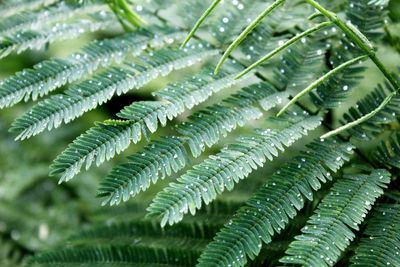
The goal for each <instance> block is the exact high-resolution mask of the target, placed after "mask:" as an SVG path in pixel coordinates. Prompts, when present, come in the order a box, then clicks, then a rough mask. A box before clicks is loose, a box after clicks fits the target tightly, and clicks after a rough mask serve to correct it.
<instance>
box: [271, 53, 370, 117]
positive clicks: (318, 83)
mask: <svg viewBox="0 0 400 267" xmlns="http://www.w3.org/2000/svg"><path fill="white" fill-rule="evenodd" d="M366 58H368V55H363V56H359V57H356V58H353V59H351V60H349V61H346V62H345V63H343V64H341V65H339V66H337V67H336V68H334V69H332V70H331V71H329V72H327V73H326V74H324V75H323V76H321V77H320V78H319V79H318V80H316V81H314V82H313V83H312V84H310V85H309V86H307V88H305V89H304V90H303V91H301V92H300V93H298V94H297V95H296V96H295V97H293V99H292V100H290V101H289V102H288V103H287V104H286V105H285V106H284V107H283V108H282V109H281V110H280V111H279V112H278V114H277V116H280V115H282V114H283V113H284V112H285V111H286V110H287V109H288V108H289V107H290V106H292V105H293V104H294V103H295V102H297V101H298V100H299V99H300V98H301V97H303V96H304V95H306V94H308V93H309V92H311V91H312V90H314V89H315V88H317V87H318V86H319V85H320V84H322V83H323V82H324V81H326V80H327V79H329V78H330V77H332V76H334V75H336V74H337V73H338V72H340V71H341V70H343V69H345V68H347V67H349V66H350V65H353V64H355V63H357V62H360V61H362V60H364V59H366Z"/></svg>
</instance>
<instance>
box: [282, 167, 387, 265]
mask: <svg viewBox="0 0 400 267" xmlns="http://www.w3.org/2000/svg"><path fill="white" fill-rule="evenodd" d="M389 182H390V173H389V172H387V171H385V170H374V171H372V172H371V174H369V175H366V174H358V175H349V176H345V177H343V178H341V179H340V180H339V181H338V182H336V183H335V185H334V186H333V188H332V190H330V192H329V194H328V196H326V197H325V198H324V199H323V200H322V202H321V203H320V204H319V205H318V208H317V210H316V212H315V214H314V215H313V216H311V218H310V219H309V221H308V222H307V225H306V226H304V227H303V229H302V233H303V234H301V235H299V236H296V237H295V239H296V240H295V241H293V242H292V243H291V244H290V247H289V249H288V250H287V251H286V252H287V254H288V256H285V257H284V258H283V259H282V262H285V263H291V264H301V265H304V266H310V265H311V266H333V265H334V264H335V262H336V261H337V260H338V258H339V256H340V254H341V252H342V251H343V250H345V249H346V247H347V246H348V245H349V244H350V241H351V240H353V239H354V237H355V235H354V233H353V232H352V229H354V230H356V231H357V230H359V227H358V226H359V225H360V224H361V223H362V221H363V220H364V218H365V216H366V214H367V213H368V211H369V210H370V209H371V205H373V204H374V202H375V201H376V199H377V198H378V197H379V196H381V195H382V194H383V189H384V188H386V187H387V184H388V183H389Z"/></svg>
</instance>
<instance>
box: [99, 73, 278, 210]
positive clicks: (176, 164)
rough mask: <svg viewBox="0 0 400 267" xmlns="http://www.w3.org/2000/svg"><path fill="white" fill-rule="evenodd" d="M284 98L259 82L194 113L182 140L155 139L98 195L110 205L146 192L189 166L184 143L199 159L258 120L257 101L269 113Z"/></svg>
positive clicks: (109, 179) (184, 125) (116, 172)
mask: <svg viewBox="0 0 400 267" xmlns="http://www.w3.org/2000/svg"><path fill="white" fill-rule="evenodd" d="M219 75H221V74H219ZM285 96H286V94H285V93H284V92H276V90H275V89H273V87H272V85H270V84H269V83H259V84H256V85H252V86H249V87H246V88H244V89H242V90H241V91H239V92H238V93H237V94H234V95H232V96H231V97H229V98H227V99H225V100H224V101H223V103H224V104H225V106H224V105H220V104H216V105H213V106H210V107H208V108H206V109H204V110H200V111H198V112H196V113H194V114H193V115H192V116H190V117H189V121H188V122H183V123H181V124H178V126H177V130H178V132H179V133H180V134H181V135H182V136H181V137H167V138H166V139H165V137H164V138H162V139H160V140H155V141H153V142H151V143H150V144H149V145H148V146H147V147H146V148H145V149H144V150H143V151H140V152H137V153H136V154H134V155H132V156H130V157H128V163H125V164H121V165H119V166H117V167H116V168H114V169H113V171H112V172H111V173H110V174H109V175H108V176H107V177H106V179H105V181H104V182H103V183H102V184H101V188H100V189H99V196H101V197H106V200H105V201H104V202H103V203H108V202H109V203H110V204H111V205H113V204H119V203H120V201H121V200H123V201H127V200H128V199H129V198H130V197H133V196H135V195H136V194H138V193H139V192H141V191H145V190H146V189H147V188H148V187H149V186H150V184H151V183H156V182H157V181H158V179H164V178H165V177H166V176H170V175H171V173H172V172H174V173H176V172H177V171H179V170H181V169H182V168H184V167H185V166H186V164H187V163H188V161H187V155H186V153H187V152H186V149H185V146H184V144H185V143H188V144H189V147H190V148H191V152H192V154H193V156H194V157H198V156H199V155H200V154H201V152H202V151H204V148H205V145H207V146H209V147H211V146H212V145H214V144H215V143H217V142H218V141H219V139H220V138H221V137H222V136H225V135H226V134H227V133H228V132H230V131H232V130H233V129H235V128H236V127H237V125H239V126H243V125H244V124H245V122H247V121H249V120H253V119H257V118H259V117H260V116H261V112H260V110H259V109H258V108H255V107H254V105H255V104H256V103H257V102H261V106H262V107H263V108H264V109H265V110H269V109H271V108H272V107H274V106H275V105H276V104H278V103H280V102H281V101H282V98H284V97H285ZM150 103H152V102H150ZM156 103H157V102H156ZM156 119H157V118H154V120H156ZM147 124H148V123H147ZM142 127H144V126H142Z"/></svg>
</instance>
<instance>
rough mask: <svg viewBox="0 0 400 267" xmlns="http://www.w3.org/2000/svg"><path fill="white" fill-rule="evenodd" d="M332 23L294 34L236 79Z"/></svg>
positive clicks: (328, 22) (324, 23)
mask: <svg viewBox="0 0 400 267" xmlns="http://www.w3.org/2000/svg"><path fill="white" fill-rule="evenodd" d="M330 25H332V22H330V21H326V22H322V23H320V24H317V25H316V26H314V27H312V28H310V29H308V30H306V31H304V32H302V33H300V34H298V35H296V36H294V37H293V38H291V39H289V40H288V41H286V42H285V43H284V44H283V45H281V46H279V47H278V48H276V49H274V50H272V51H271V52H270V53H268V54H267V55H266V56H264V57H262V58H261V59H259V60H258V61H256V62H255V63H253V64H252V65H250V66H249V67H248V68H246V69H245V70H244V71H242V72H241V73H239V74H238V75H237V76H236V77H235V79H239V78H241V77H243V76H244V75H246V74H247V73H249V72H250V71H251V70H253V69H254V68H256V67H257V66H258V65H260V64H262V63H264V62H265V61H267V60H268V59H270V58H272V57H273V56H275V55H276V54H278V53H279V52H281V51H282V50H284V49H286V48H287V47H289V46H291V45H292V44H294V43H295V42H297V41H298V40H300V39H301V38H303V37H306V36H308V35H310V34H312V33H314V32H316V31H318V30H320V29H322V28H325V27H328V26H330Z"/></svg>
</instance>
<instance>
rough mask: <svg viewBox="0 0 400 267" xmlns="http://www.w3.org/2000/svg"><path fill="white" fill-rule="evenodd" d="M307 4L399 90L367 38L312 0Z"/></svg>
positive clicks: (308, 0)
mask: <svg viewBox="0 0 400 267" xmlns="http://www.w3.org/2000/svg"><path fill="white" fill-rule="evenodd" d="M305 1H306V2H307V3H309V4H310V5H312V6H313V7H314V8H315V9H317V10H318V11H319V12H321V13H322V14H323V15H324V16H325V17H327V18H328V19H329V20H331V21H332V22H333V23H335V24H336V26H338V27H339V28H340V29H341V30H342V31H343V32H344V33H346V34H347V35H348V36H349V37H350V39H352V41H354V42H355V43H356V44H357V45H358V47H360V48H361V49H362V50H364V51H365V52H366V53H367V54H368V56H369V57H370V58H371V60H372V61H373V62H374V63H375V65H376V66H377V67H378V68H379V70H380V71H381V72H382V73H383V75H385V77H386V79H388V81H389V82H390V83H391V84H392V86H393V87H394V88H395V89H396V91H397V90H400V86H399V84H398V82H397V81H396V79H395V78H394V77H393V76H392V75H391V74H390V72H389V71H388V70H387V69H386V67H385V66H384V65H383V63H382V62H381V61H380V59H379V58H378V57H377V56H376V52H375V50H374V48H373V46H372V44H371V43H370V42H369V40H368V38H367V37H366V36H365V35H364V34H362V33H361V32H360V31H359V30H358V29H357V28H356V27H355V26H353V24H351V23H347V24H346V23H345V22H343V21H342V20H341V19H340V18H339V17H338V16H337V15H336V14H335V13H333V12H331V11H329V10H327V9H325V8H324V7H323V6H321V5H320V4H319V3H317V2H316V1H314V0H305Z"/></svg>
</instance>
